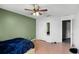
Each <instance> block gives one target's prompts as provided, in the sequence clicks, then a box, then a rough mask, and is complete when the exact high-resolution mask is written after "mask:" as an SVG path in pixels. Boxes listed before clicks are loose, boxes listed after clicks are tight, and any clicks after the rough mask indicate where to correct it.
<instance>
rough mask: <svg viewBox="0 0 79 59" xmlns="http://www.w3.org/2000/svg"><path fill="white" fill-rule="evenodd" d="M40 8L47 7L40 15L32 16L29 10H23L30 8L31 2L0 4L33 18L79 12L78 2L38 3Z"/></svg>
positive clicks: (2, 6)
mask: <svg viewBox="0 0 79 59" xmlns="http://www.w3.org/2000/svg"><path fill="white" fill-rule="evenodd" d="M40 7H41V8H47V9H48V11H47V12H45V13H43V15H42V16H33V15H31V11H25V10H24V9H25V8H28V9H32V8H33V6H32V5H31V4H0V8H3V9H6V10H9V11H12V12H15V13H19V14H22V15H25V16H30V17H33V18H38V17H43V16H48V15H52V16H65V15H66V16H67V15H72V14H76V13H78V12H79V4H40Z"/></svg>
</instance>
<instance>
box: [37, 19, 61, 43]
mask: <svg viewBox="0 0 79 59" xmlns="http://www.w3.org/2000/svg"><path fill="white" fill-rule="evenodd" d="M48 22H50V35H47V34H46V31H47V27H46V25H47V24H46V23H48ZM61 24H62V23H61V20H60V18H58V17H44V18H42V19H41V18H40V19H37V20H36V38H37V39H42V40H45V41H47V42H62V40H61V39H62V35H61Z"/></svg>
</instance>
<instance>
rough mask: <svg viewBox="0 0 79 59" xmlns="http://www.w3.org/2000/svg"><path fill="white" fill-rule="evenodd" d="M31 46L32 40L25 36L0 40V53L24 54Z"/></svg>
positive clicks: (32, 45) (32, 46)
mask: <svg viewBox="0 0 79 59" xmlns="http://www.w3.org/2000/svg"><path fill="white" fill-rule="evenodd" d="M31 48H34V44H33V42H32V41H30V40H28V39H25V38H13V39H10V40H6V41H0V54H24V53H25V52H27V51H28V50H29V49H31Z"/></svg>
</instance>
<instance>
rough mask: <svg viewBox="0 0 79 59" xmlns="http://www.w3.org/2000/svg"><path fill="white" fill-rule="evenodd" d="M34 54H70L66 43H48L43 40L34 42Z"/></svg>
mask: <svg viewBox="0 0 79 59" xmlns="http://www.w3.org/2000/svg"><path fill="white" fill-rule="evenodd" d="M34 44H35V53H36V54H70V52H69V48H70V45H69V44H68V43H56V44H55V43H48V42H46V41H43V40H35V41H34Z"/></svg>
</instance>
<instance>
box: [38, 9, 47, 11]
mask: <svg viewBox="0 0 79 59" xmlns="http://www.w3.org/2000/svg"><path fill="white" fill-rule="evenodd" d="M39 11H48V10H47V9H40V10H39Z"/></svg>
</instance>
